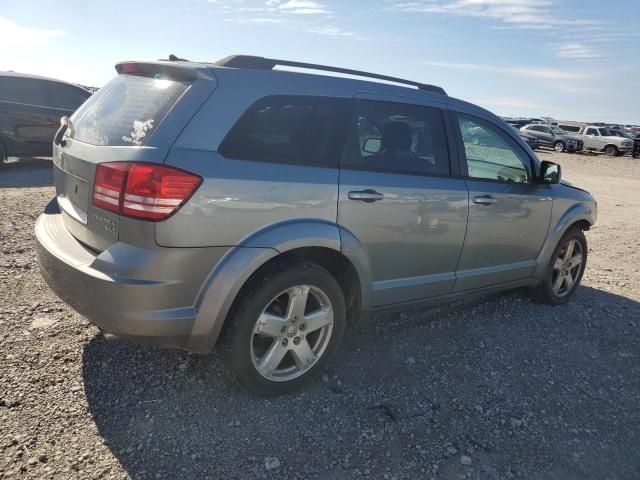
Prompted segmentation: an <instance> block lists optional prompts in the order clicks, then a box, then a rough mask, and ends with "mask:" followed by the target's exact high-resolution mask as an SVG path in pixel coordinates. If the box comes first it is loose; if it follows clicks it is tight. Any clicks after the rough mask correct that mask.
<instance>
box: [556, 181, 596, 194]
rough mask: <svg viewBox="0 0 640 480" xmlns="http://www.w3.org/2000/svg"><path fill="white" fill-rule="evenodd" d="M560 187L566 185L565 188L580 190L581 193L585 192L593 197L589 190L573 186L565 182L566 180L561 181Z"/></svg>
mask: <svg viewBox="0 0 640 480" xmlns="http://www.w3.org/2000/svg"><path fill="white" fill-rule="evenodd" d="M560 185H564V186H565V187H569V188H573V189H574V190H580V191H581V192H585V193H588V194H589V195H591V193H590V192H589V191H588V190H585V189H584V188H580V187H576V186H575V185H573V184H572V183H571V182H569V181H567V180H565V179H564V178H561V179H560Z"/></svg>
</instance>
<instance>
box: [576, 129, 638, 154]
mask: <svg viewBox="0 0 640 480" xmlns="http://www.w3.org/2000/svg"><path fill="white" fill-rule="evenodd" d="M573 135H574V136H580V137H582V141H583V142H584V150H591V151H598V152H604V153H606V154H607V155H609V156H610V157H617V156H619V155H624V154H626V153H631V150H633V140H630V139H628V138H624V137H618V136H616V135H615V134H613V133H611V132H610V131H609V129H608V128H606V127H598V126H595V125H587V126H586V127H581V128H580V130H579V131H578V132H577V133H574V134H573Z"/></svg>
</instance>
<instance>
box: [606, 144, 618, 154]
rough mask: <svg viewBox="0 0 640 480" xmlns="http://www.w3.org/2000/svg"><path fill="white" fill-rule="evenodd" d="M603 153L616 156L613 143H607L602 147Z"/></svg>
mask: <svg viewBox="0 0 640 480" xmlns="http://www.w3.org/2000/svg"><path fill="white" fill-rule="evenodd" d="M604 153H605V154H607V155H608V156H610V157H617V156H618V148H617V147H616V146H615V145H607V146H606V147H605V148H604Z"/></svg>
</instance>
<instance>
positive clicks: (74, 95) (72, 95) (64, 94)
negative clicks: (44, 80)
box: [51, 83, 91, 111]
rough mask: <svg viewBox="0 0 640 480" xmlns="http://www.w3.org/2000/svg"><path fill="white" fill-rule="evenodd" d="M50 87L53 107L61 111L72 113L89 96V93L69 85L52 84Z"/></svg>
mask: <svg viewBox="0 0 640 480" xmlns="http://www.w3.org/2000/svg"><path fill="white" fill-rule="evenodd" d="M51 87H52V90H53V106H54V107H55V108H60V109H63V110H69V111H74V110H76V109H77V108H78V107H79V106H80V105H82V104H83V103H84V101H85V100H86V99H87V98H89V97H90V96H91V94H90V93H89V92H87V91H85V90H82V89H81V88H76V87H73V86H71V85H63V84H57V83H52V84H51Z"/></svg>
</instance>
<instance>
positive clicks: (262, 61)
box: [214, 55, 447, 95]
mask: <svg viewBox="0 0 640 480" xmlns="http://www.w3.org/2000/svg"><path fill="white" fill-rule="evenodd" d="M214 65H216V66H218V67H228V68H253V69H257V70H273V69H274V67H276V66H278V65H280V66H284V67H295V68H308V69H311V70H322V71H325V72H335V73H343V74H346V75H355V76H358V77H368V78H375V79H378V80H385V81H387V82H394V83H402V84H405V85H411V86H413V87H417V88H418V90H424V91H427V92H433V93H439V94H441V95H446V94H447V92H445V91H444V89H443V88H442V87H438V86H435V85H429V84H426V83H420V82H414V81H413V80H405V79H403V78H397V77H390V76H388V75H379V74H377V73H369V72H362V71H360V70H351V69H349V68H340V67H329V66H327V65H316V64H314V63H303V62H293V61H290V60H276V59H273V58H264V57H255V56H252V55H231V56H229V57H226V58H223V59H222V60H218V61H217V62H215V64H214Z"/></svg>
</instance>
